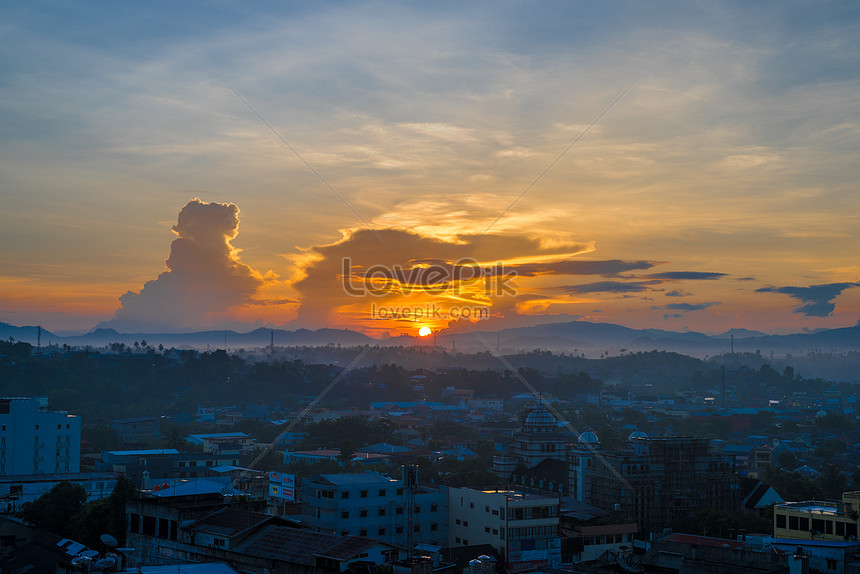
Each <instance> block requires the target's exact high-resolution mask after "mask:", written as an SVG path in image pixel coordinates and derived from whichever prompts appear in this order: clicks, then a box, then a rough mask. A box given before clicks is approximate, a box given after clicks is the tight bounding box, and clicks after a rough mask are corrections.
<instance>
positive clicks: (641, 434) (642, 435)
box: [627, 429, 648, 441]
mask: <svg viewBox="0 0 860 574" xmlns="http://www.w3.org/2000/svg"><path fill="white" fill-rule="evenodd" d="M634 438H648V435H647V434H645V433H644V432H642V431H641V430H639V429H636V430H635V431H633V432H632V433H630V436H629V437H627V440H629V441H630V440H633V439H634Z"/></svg>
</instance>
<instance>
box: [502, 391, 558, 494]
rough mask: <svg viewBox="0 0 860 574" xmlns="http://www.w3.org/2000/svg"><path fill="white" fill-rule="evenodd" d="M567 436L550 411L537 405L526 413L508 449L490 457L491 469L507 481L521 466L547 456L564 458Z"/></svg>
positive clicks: (533, 463)
mask: <svg viewBox="0 0 860 574" xmlns="http://www.w3.org/2000/svg"><path fill="white" fill-rule="evenodd" d="M570 440H571V437H570V435H569V434H567V433H566V432H564V431H562V430H561V429H560V428H559V426H558V422H556V419H555V417H554V416H553V415H552V413H550V412H549V411H548V410H547V409H545V408H544V407H538V408H536V409H534V410H533V411H531V412H530V413H529V414H528V416H527V417H526V420H525V422H524V423H523V426H522V429H520V431H519V432H518V433H516V434H515V435H514V439H513V441H512V446H511V448H510V449H508V452H507V453H505V454H504V455H499V456H494V457H493V471H494V472H495V473H496V474H497V475H498V476H499V478H502V479H503V480H506V481H507V480H510V478H511V476H512V475H513V473H514V472H515V471H517V469H520V468H521V467H524V468H531V467H534V466H537V465H538V464H540V463H541V462H543V461H544V460H546V459H555V460H561V461H567V450H568V443H569V442H570Z"/></svg>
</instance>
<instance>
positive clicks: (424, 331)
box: [418, 327, 433, 337]
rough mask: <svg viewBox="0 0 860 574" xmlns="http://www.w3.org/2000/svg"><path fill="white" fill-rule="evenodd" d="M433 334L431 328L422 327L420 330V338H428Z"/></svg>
mask: <svg viewBox="0 0 860 574" xmlns="http://www.w3.org/2000/svg"><path fill="white" fill-rule="evenodd" d="M432 332H433V331H431V330H430V327H421V328H420V329H418V336H419V337H426V336H427V335H429V334H430V333H432Z"/></svg>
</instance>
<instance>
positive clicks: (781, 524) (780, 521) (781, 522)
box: [776, 514, 785, 528]
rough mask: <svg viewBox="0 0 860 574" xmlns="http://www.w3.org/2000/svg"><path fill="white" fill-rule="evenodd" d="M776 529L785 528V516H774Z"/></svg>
mask: <svg viewBox="0 0 860 574" xmlns="http://www.w3.org/2000/svg"><path fill="white" fill-rule="evenodd" d="M776 527H777V528H785V514H777V515H776Z"/></svg>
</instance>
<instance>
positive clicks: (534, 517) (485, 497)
mask: <svg viewBox="0 0 860 574" xmlns="http://www.w3.org/2000/svg"><path fill="white" fill-rule="evenodd" d="M448 508H449V514H450V518H449V520H448V542H449V545H450V546H451V547H456V546H475V545H477V544H490V545H492V546H493V547H494V548H496V549H497V550H498V552H499V554H500V555H501V556H503V557H504V558H505V561H506V562H507V566H508V569H510V570H522V569H526V568H534V567H537V566H541V565H558V564H560V563H561V537H560V535H559V515H558V508H559V499H558V498H557V497H552V496H542V495H530V494H523V493H520V492H515V491H512V490H474V489H471V488H450V489H449V490H448Z"/></svg>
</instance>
